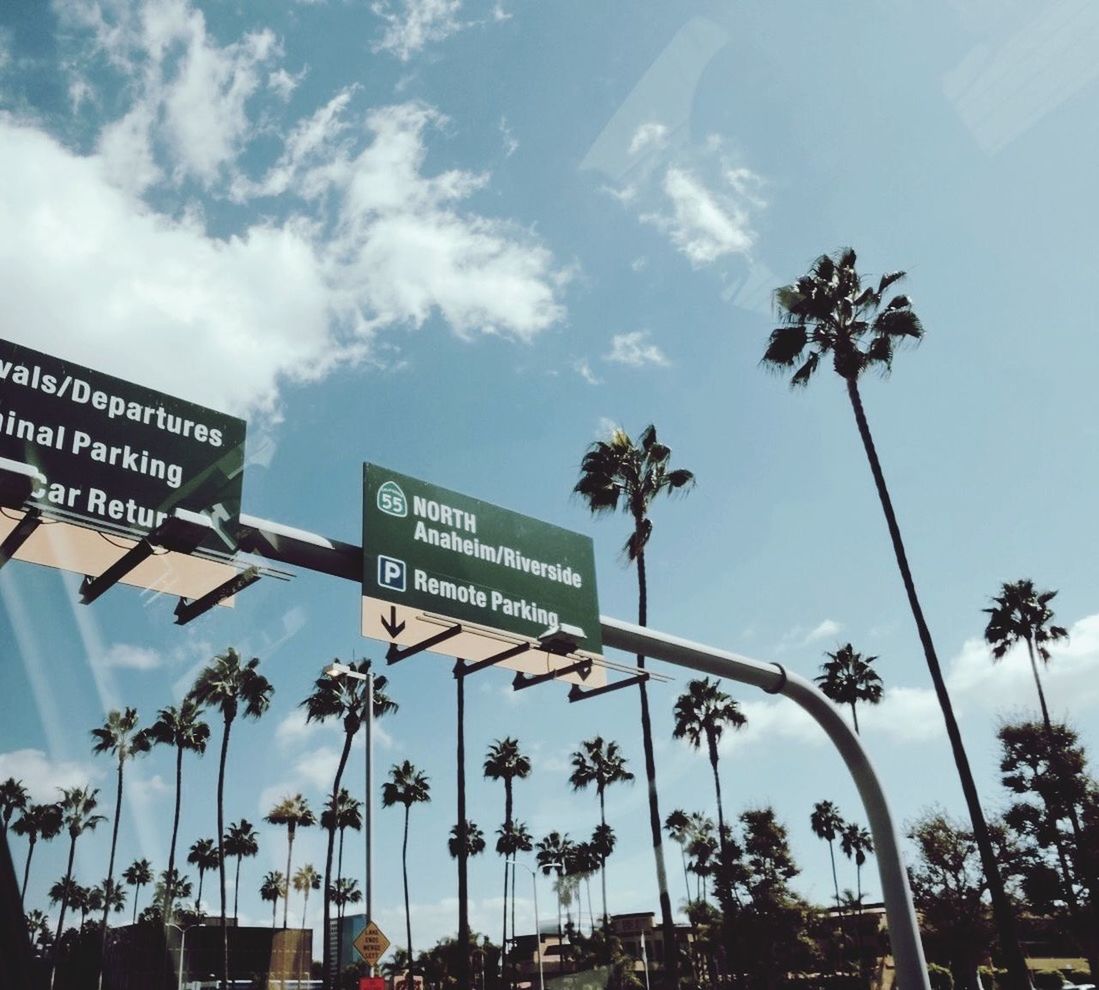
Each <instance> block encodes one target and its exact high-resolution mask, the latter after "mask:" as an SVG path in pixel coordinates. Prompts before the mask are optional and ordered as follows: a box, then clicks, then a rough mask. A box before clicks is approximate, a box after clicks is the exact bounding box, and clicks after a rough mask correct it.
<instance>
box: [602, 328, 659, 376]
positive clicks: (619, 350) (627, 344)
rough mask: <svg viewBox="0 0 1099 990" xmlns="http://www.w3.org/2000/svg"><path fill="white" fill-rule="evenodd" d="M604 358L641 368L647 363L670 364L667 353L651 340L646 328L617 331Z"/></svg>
mask: <svg viewBox="0 0 1099 990" xmlns="http://www.w3.org/2000/svg"><path fill="white" fill-rule="evenodd" d="M603 359H604V360H605V361H613V362H614V363H616V364H625V365H628V366H630V367H631V368H640V367H642V366H643V365H646V364H655V365H657V366H664V365H667V364H668V357H667V355H666V354H665V353H664V352H663V351H662V350H661V349H660V348H659V347H657V345H656V344H653V343H650V342H649V334H648V332H647V331H644V330H635V331H634V332H633V333H616V334H615V335H614V336H613V337H612V338H611V349H610V353H608V354H606V355H605V356H604V358H603Z"/></svg>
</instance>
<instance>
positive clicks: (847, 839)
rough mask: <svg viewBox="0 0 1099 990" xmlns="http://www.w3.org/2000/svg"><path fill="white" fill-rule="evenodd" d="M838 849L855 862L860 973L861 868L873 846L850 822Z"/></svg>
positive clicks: (865, 831) (841, 837)
mask: <svg viewBox="0 0 1099 990" xmlns="http://www.w3.org/2000/svg"><path fill="white" fill-rule="evenodd" d="M840 848H841V849H842V850H843V855H844V856H846V857H847V858H848V859H854V861H855V891H856V895H855V896H856V901H855V903H856V904H857V905H858V919H859V924H858V936H857V940H856V946H857V949H858V954H859V972H860V973H861V972H862V971H863V957H862V956H863V953H862V867H863V864H864V863H865V862H866V857H867V855H868V854H869V853H872V852H873V851H874V844H873V842H872V841H871V838H870V833H869V832H868V831H867V830H866V829H865V828H863V827H862V826H861V825H858V824H856V823H855V822H850V823H848V824H847V825H844V827H843V831H842V832H841V833H840Z"/></svg>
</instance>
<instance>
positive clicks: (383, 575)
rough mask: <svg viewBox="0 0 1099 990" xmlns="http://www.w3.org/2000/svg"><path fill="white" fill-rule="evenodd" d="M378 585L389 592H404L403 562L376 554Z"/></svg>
mask: <svg viewBox="0 0 1099 990" xmlns="http://www.w3.org/2000/svg"><path fill="white" fill-rule="evenodd" d="M378 584H379V585H381V586H382V587H383V588H388V589H389V590H390V591H404V590H405V562H404V561H403V560H398V559H397V558H396V557H386V556H384V555H383V554H378Z"/></svg>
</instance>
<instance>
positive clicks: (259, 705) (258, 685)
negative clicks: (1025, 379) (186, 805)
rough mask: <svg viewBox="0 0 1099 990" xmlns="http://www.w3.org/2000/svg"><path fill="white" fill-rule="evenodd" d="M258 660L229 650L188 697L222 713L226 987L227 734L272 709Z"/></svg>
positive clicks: (225, 973) (225, 972) (225, 965)
mask: <svg viewBox="0 0 1099 990" xmlns="http://www.w3.org/2000/svg"><path fill="white" fill-rule="evenodd" d="M258 667H259V657H252V659H251V660H249V661H248V662H247V663H242V662H241V656H240V654H239V653H237V651H236V650H234V649H233V648H232V647H231V646H230V647H229V648H228V649H227V650H226V651H225V652H224V653H220V654H218V655H217V656H216V657H214V659H213V660H212V661H211V662H210V663H209V665H208V666H206V667H204V668H203V670H202V671H201V673H199V675H198V679H197V680H196V681H195V684H194V687H192V688H191V692H190V695H189V697H190V698H191V699H192V700H193V701H194V702H195V703H196V704H198V705H204V706H206V707H208V708H214V709H216V710H217V711H219V712H220V713H221V721H222V726H223V731H222V735H221V754H220V757H219V759H218V790H217V817H218V821H217V827H218V831H217V835H218V880H219V884H218V886H219V888H220V895H221V946H222V952H221V958H222V963H221V966H222V970H221V974H222V975H221V978H222V982H223V983H224V984H225V985H226V986H228V985H229V935H228V926H227V925H226V912H225V849H224V846H223V843H224V841H225V765H226V760H227V757H228V755H229V734H230V732H231V731H232V728H233V723H234V722H235V721H236V718H237V715H238V714H241V713H242V714H243V715H244V717H245V718H252V719H258V718H259V717H260V716H261V715H263V713H264V712H265V711H267V709H268V708H269V707H270V706H271V696H272V695H273V694H274V693H275V689H274V687H273V686H272V685H271V682H270V681H269V680H267V678H266V677H264V676H263V674H261V673H260V672H259V670H258V669H257V668H258Z"/></svg>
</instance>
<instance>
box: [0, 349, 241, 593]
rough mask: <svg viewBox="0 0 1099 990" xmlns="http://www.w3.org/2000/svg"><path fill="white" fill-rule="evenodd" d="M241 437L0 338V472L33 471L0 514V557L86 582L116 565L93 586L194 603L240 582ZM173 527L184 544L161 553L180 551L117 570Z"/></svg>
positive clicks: (220, 423) (191, 408) (188, 410)
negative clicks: (146, 591) (0, 552)
mask: <svg viewBox="0 0 1099 990" xmlns="http://www.w3.org/2000/svg"><path fill="white" fill-rule="evenodd" d="M244 437H245V424H244V421H243V420H240V419H236V418H235V417H232V416H228V415H226V414H224V413H220V412H215V411H214V410H211V409H206V408H203V407H202V406H198V405H195V404H194V403H191V402H186V401H184V400H182V399H177V398H174V397H172V396H169V395H165V394H163V393H161V392H156V391H153V390H152V389H148V388H144V387H142V386H139V385H134V384H131V383H130V382H126V381H123V380H121V379H119V378H115V377H113V376H111V375H106V374H103V373H101V372H98V371H95V370H93V369H91V368H85V367H83V366H81V365H77V364H74V363H72V362H70V361H65V360H62V359H60V358H56V357H53V356H51V355H48V354H42V353H40V352H38V351H35V350H32V349H31V348H28V347H23V346H20V345H18V344H14V343H11V342H9V341H5V340H0V466H2V467H3V468H4V474H5V478H6V479H11V478H14V477H15V476H16V475H17V474H20V473H22V472H26V471H30V472H31V475H30V477H31V482H30V485H29V495H28V497H26V499H25V500H24V499H23V498H9V499H7V500H6V501H5V505H6V511H5V512H4V513H3V515H2V516H0V540H2V541H3V542H4V546H5V551H7V550H10V551H11V552H10V553H5V555H4V559H5V560H6V559H8V557H14V558H15V559H19V560H26V561H31V562H33V563H38V564H45V565H47V566H53V567H60V568H63V569H66V570H72V571H76V572H77V573H82V574H85V575H89V576H99V575H102V574H104V573H105V572H108V571H110V570H111V568H112V567H114V568H115V569H116V571H117V573H115V574H112V577H111V579H110V580H109V581H106V582H103V584H101V585H100V589H102V590H105V587H109V586H110V584H112V583H113V582H114V580H120V581H123V582H125V583H129V584H134V585H138V586H141V587H153V588H157V589H158V590H161V591H166V592H169V593H174V594H180V595H182V596H184V597H187V598H192V599H200V598H201V597H202V596H203V595H205V594H207V593H208V592H209V591H210V590H211V589H212V588H213V587H215V586H217V585H220V584H223V583H224V582H226V581H228V580H230V579H232V578H234V577H235V576H236V575H237V570H238V569H237V568H235V567H232V566H231V565H230V562H231V561H232V559H233V557H234V555H235V554H236V551H237V545H236V535H237V530H238V528H239V521H240V502H241V481H242V472H243V467H244ZM180 516H182V517H183V519H184V522H183V523H182V524H180V523H179V522H178V521H175V520H174V517H176V518H177V519H178V517H180ZM42 523H53V524H54V525H41V524H42ZM197 523H201V524H202V525H201V526H199V525H197ZM173 527H174V532H176V533H177V534H178V533H179V532H181V531H182V532H183V533H184V534H185V535H186V536H187V537H188V538H182V539H179V540H177V541H173V540H168V541H167V542H168V543H178V545H172V546H171V547H170V548H169V549H172V550H177V549H178V550H180V551H182V552H175V553H168V554H162V553H153V552H152V548H147V551H148V552H144V553H138V554H136V555H135V556H134V557H131V558H128V559H127V560H126V561H125V562H124V565H123V564H122V563H120V561H122V558H123V557H124V556H125V555H126V553H127V551H130V550H133V549H134V547H135V546H137V545H138V544H139V543H140V541H141V540H142V539H143V538H144V537H147V536H149V534H150V533H159V534H163V533H164V532H165V531H166V528H167V530H168V531H172V530H173ZM2 562H3V561H0V563H2ZM100 589H97V591H96V595H97V594H98V593H99V590H100ZM96 595H91V596H88V597H87V598H86V600H92V598H94V597H96Z"/></svg>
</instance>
